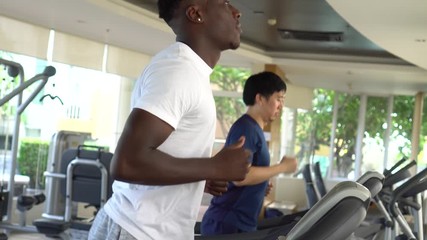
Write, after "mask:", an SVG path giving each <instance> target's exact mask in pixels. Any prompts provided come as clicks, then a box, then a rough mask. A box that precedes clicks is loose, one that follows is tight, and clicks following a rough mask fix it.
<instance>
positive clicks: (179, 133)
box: [105, 42, 216, 240]
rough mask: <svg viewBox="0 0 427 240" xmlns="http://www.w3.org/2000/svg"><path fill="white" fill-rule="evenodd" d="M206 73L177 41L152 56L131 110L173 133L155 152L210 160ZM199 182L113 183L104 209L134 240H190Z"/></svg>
mask: <svg viewBox="0 0 427 240" xmlns="http://www.w3.org/2000/svg"><path fill="white" fill-rule="evenodd" d="M211 73H212V68H210V67H209V66H208V65H207V64H206V63H205V62H204V61H203V60H202V59H201V58H200V57H199V56H198V55H197V54H196V53H195V52H194V51H193V50H192V49H191V48H189V47H188V46H187V45H185V44H183V43H179V42H177V43H174V44H172V45H171V46H170V47H168V48H167V49H165V50H163V51H161V52H160V53H158V54H157V55H156V56H154V57H153V59H152V60H151V62H150V64H149V65H148V66H147V67H146V69H145V70H144V72H143V74H142V75H141V76H140V77H139V79H138V81H137V82H136V86H135V89H134V91H133V93H132V107H133V108H141V109H144V110H146V111H148V112H150V113H151V114H153V115H155V116H157V117H159V118H160V119H162V120H163V121H165V122H166V123H168V124H169V125H171V126H172V127H173V128H174V129H175V130H174V131H173V132H172V134H171V135H170V136H169V137H168V139H166V141H165V142H164V143H163V144H162V145H161V146H159V148H158V149H159V150H161V151H163V152H165V153H168V154H170V155H172V156H175V157H182V158H186V157H196V158H198V157H210V156H211V153H212V146H213V140H214V137H215V123H216V111H215V102H214V99H213V96H212V90H211V87H210V80H209V76H210V74H211ZM153 161H155V159H153ZM204 184H205V182H204V181H200V182H194V183H188V184H179V185H171V186H145V185H138V184H129V183H125V182H120V181H115V182H114V183H113V192H114V193H113V196H112V197H111V198H110V199H109V200H108V202H107V203H106V205H105V211H106V212H107V214H108V215H109V216H110V217H111V218H112V219H113V220H114V221H115V222H116V223H117V224H119V225H120V226H121V227H122V228H124V229H125V230H127V231H128V232H129V233H130V234H132V235H133V236H134V237H136V238H137V239H144V240H145V239H155V240H163V239H168V240H169V239H177V240H178V239H182V240H190V239H194V224H195V222H196V219H197V214H198V211H199V207H200V203H201V198H202V195H203V189H204Z"/></svg>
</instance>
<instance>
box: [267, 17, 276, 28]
mask: <svg viewBox="0 0 427 240" xmlns="http://www.w3.org/2000/svg"><path fill="white" fill-rule="evenodd" d="M267 23H268V25H270V26H274V25H276V24H277V19H275V18H269V19H268V20H267Z"/></svg>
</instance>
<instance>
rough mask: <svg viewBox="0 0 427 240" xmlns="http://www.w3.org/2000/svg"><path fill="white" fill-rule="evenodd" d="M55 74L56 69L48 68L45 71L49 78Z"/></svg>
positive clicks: (44, 73)
mask: <svg viewBox="0 0 427 240" xmlns="http://www.w3.org/2000/svg"><path fill="white" fill-rule="evenodd" d="M55 74H56V69H55V68H54V67H52V66H47V67H46V68H45V69H44V71H43V75H45V76H47V77H52V76H53V75H55Z"/></svg>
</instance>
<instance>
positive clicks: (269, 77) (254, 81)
mask: <svg viewBox="0 0 427 240" xmlns="http://www.w3.org/2000/svg"><path fill="white" fill-rule="evenodd" d="M280 91H285V92H286V83H285V82H284V81H283V80H282V79H281V78H280V77H279V76H278V75H277V74H275V73H273V72H267V71H264V72H260V73H257V74H254V75H251V76H250V77H249V78H248V79H247V80H246V82H245V87H244V88H243V102H244V103H245V104H246V106H252V105H254V104H255V97H256V95H257V94H261V95H262V96H264V97H266V98H269V97H270V96H271V95H273V94H274V93H275V92H280Z"/></svg>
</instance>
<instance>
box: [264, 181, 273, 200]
mask: <svg viewBox="0 0 427 240" xmlns="http://www.w3.org/2000/svg"><path fill="white" fill-rule="evenodd" d="M272 188H273V183H272V182H271V181H268V185H267V189H266V190H265V196H266V197H267V196H268V195H269V194H270V193H271V189H272Z"/></svg>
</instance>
